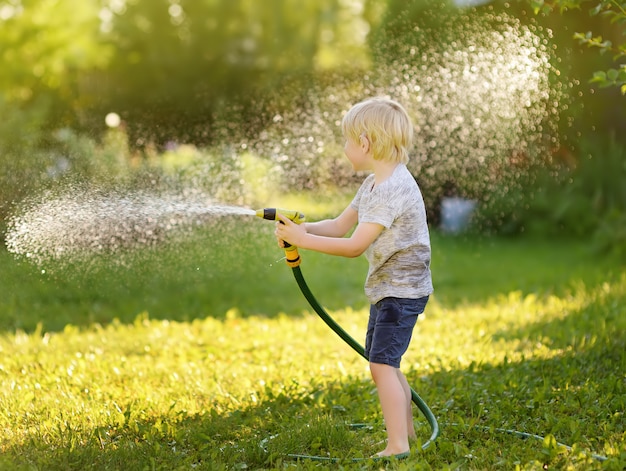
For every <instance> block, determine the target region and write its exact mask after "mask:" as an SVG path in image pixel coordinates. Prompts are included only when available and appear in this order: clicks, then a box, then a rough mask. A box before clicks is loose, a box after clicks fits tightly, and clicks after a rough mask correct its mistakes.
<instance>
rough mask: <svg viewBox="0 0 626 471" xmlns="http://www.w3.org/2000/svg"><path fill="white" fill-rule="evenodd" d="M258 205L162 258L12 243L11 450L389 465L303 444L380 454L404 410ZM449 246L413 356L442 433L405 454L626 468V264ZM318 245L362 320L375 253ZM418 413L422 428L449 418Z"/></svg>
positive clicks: (499, 464) (317, 268)
mask: <svg viewBox="0 0 626 471" xmlns="http://www.w3.org/2000/svg"><path fill="white" fill-rule="evenodd" d="M301 209H302V210H304V211H307V212H310V211H309V208H306V207H302V208H301ZM312 215H313V214H312ZM240 224H242V221H236V224H235V225H234V226H226V225H219V226H216V227H217V228H218V230H217V231H216V232H215V231H208V232H211V233H210V234H206V237H205V238H202V237H200V238H199V239H197V240H195V241H189V244H182V245H181V247H180V249H181V250H180V252H172V253H171V254H168V250H171V249H168V250H165V251H157V252H155V253H153V254H151V255H150V256H148V254H146V259H145V260H144V263H145V264H144V267H143V268H144V269H145V271H141V270H139V267H138V266H137V265H134V264H127V265H126V268H125V269H122V268H120V267H119V266H118V267H117V268H115V267H114V266H112V265H108V266H107V265H103V266H101V267H100V268H98V271H99V275H98V276H96V275H95V273H93V275H94V276H91V275H90V274H89V269H87V270H85V268H86V267H83V266H77V267H75V268H74V270H75V272H74V273H72V271H71V270H70V271H67V272H65V273H62V274H58V276H54V275H53V272H50V273H48V274H47V275H46V276H44V277H42V278H41V279H40V281H39V282H37V281H35V280H36V279H37V278H39V277H38V275H36V274H34V273H32V271H33V267H32V266H29V265H27V264H23V263H22V264H16V262H15V260H12V259H11V258H9V256H8V255H7V254H6V253H3V252H2V253H0V257H1V258H2V266H3V267H4V269H3V270H2V271H1V272H0V280H1V281H0V283H1V286H2V290H3V293H18V295H17V296H15V295H14V294H11V295H9V296H8V297H7V296H3V297H2V299H0V318H1V319H2V325H3V326H4V327H3V328H4V329H5V331H4V333H3V334H2V335H1V336H0V351H1V352H2V360H0V385H1V386H0V403H1V404H2V406H3V407H1V408H0V426H1V427H2V429H3V430H4V431H5V432H4V433H3V435H2V438H1V439H0V466H1V467H2V468H3V469H17V470H21V469H24V470H26V469H47V470H68V469H70V470H73V469H75V470H79V469H81V470H82V469H88V468H94V469H102V470H109V469H111V470H113V469H122V468H123V469H128V470H131V471H135V470H138V471H139V470H143V469H159V470H176V469H181V470H182V469H191V468H193V469H200V470H220V469H224V470H225V469H268V470H269V469H271V470H278V469H284V468H286V467H292V466H297V467H298V469H320V468H321V469H350V470H352V469H354V470H357V469H358V470H361V469H379V465H380V463H368V462H360V463H351V462H349V461H345V462H342V463H337V464H333V465H325V464H323V463H322V464H320V463H316V462H306V461H304V462H300V463H298V464H296V463H294V462H293V461H291V460H288V458H287V457H286V455H287V454H288V453H305V454H313V455H325V456H328V455H330V456H333V457H338V458H344V457H346V458H361V457H368V456H371V455H372V454H373V453H375V452H377V451H379V450H380V449H381V446H382V445H381V444H380V443H379V442H380V441H381V440H384V438H385V433H384V424H383V422H382V416H381V413H380V410H379V405H378V399H377V396H376V392H375V390H374V388H373V385H372V383H371V380H370V379H369V373H368V371H367V364H366V363H365V362H364V361H363V360H362V359H361V358H360V357H358V356H357V355H356V354H355V353H354V352H353V351H351V350H350V349H349V348H348V347H347V346H345V345H343V344H342V342H341V341H340V340H339V339H338V338H336V336H334V335H333V333H332V332H331V331H330V330H329V329H328V328H327V327H326V325H325V324H324V323H323V322H321V321H320V320H319V319H318V318H317V317H316V316H315V315H314V314H313V313H312V312H310V309H309V308H308V307H307V306H306V303H305V302H303V300H302V296H301V295H300V293H298V292H297V288H296V285H295V281H294V280H293V279H292V278H293V277H292V276H291V274H290V273H289V269H288V268H287V267H286V266H284V264H283V262H282V261H280V262H279V263H278V262H277V263H275V264H274V265H273V266H272V267H268V265H267V261H268V260H273V259H275V258H276V257H278V256H279V255H278V254H279V253H280V252H281V251H280V249H278V248H277V247H276V246H275V243H274V240H273V237H272V235H271V224H266V223H265V222H263V221H260V220H254V222H253V221H250V223H249V224H244V226H247V228H243V229H242V230H241V231H240V232H238V231H237V228H238V227H239V225H240ZM250 226H252V227H250ZM259 231H260V232H259ZM235 236H236V237H235ZM213 241H217V242H213ZM212 243H215V245H213V246H212V245H211V244H212ZM268 244H270V245H268ZM433 249H434V252H433V269H434V274H435V284H436V287H437V292H436V293H435V295H434V297H433V299H432V301H431V303H430V304H429V306H428V307H427V311H426V314H425V316H423V318H421V319H420V321H419V322H418V325H417V327H416V330H415V335H414V340H413V345H412V346H411V348H410V349H409V352H407V355H406V357H405V359H404V362H403V370H404V372H405V373H406V375H407V378H408V380H409V382H410V384H411V385H412V386H413V387H414V388H415V389H416V390H417V391H418V393H419V394H420V396H421V397H423V398H424V400H425V401H426V402H427V403H428V404H429V406H430V407H431V408H432V409H433V412H434V414H435V416H436V417H437V419H438V421H439V424H440V427H441V431H442V433H441V436H440V438H439V439H438V440H437V442H436V444H435V445H434V446H432V447H431V448H429V449H428V450H426V451H425V452H423V453H420V452H418V451H417V448H418V446H419V443H416V444H414V454H413V455H412V456H411V457H410V458H409V459H407V460H406V461H404V462H400V463H389V464H386V465H385V469H389V470H408V469H468V470H482V469H497V468H501V469H527V470H531V469H541V468H554V469H572V470H594V469H622V468H623V467H624V465H625V464H626V448H625V443H624V410H625V408H626V404H625V402H624V398H626V390H625V384H624V381H623V377H622V376H623V375H621V374H619V373H618V374H616V372H622V371H624V368H625V367H626V363H625V362H626V356H625V354H624V352H625V351H626V338H625V332H626V323H625V322H626V316H625V315H624V314H625V313H624V305H625V301H626V278H624V276H623V274H622V275H620V272H621V267H620V266H619V265H615V264H614V263H612V262H611V260H608V259H598V258H597V257H595V256H593V255H592V254H590V253H589V252H587V251H586V250H585V249H586V247H585V245H584V244H582V243H578V242H570V241H563V240H555V241H551V242H548V241H543V242H537V241H533V240H531V239H519V240H515V241H513V240H503V239H459V238H452V237H441V236H439V235H438V234H436V233H435V234H434V237H433ZM242 254H248V255H249V256H248V257H247V258H246V259H245V260H243V258H244V257H242ZM302 255H303V266H302V269H303V273H304V275H305V277H306V278H307V281H309V284H310V286H311V288H312V291H313V292H314V293H315V295H316V296H317V297H318V299H319V300H320V301H321V302H322V303H323V304H324V305H325V306H326V307H327V308H328V309H329V310H330V312H331V314H332V315H333V317H335V318H336V319H337V320H338V322H339V323H340V324H341V325H342V326H344V328H346V330H347V331H348V332H349V333H350V334H351V335H353V336H354V337H355V338H357V339H360V338H362V335H363V328H364V322H365V321H366V318H367V307H366V306H365V305H364V303H363V299H362V297H363V295H362V286H361V284H362V277H363V270H364V269H365V267H364V265H363V264H362V263H361V262H362V260H340V259H337V260H335V258H333V257H325V256H322V255H319V254H314V253H308V252H303V253H302ZM148 259H151V260H148ZM127 261H130V259H127ZM137 261H138V259H136V260H135V262H137ZM335 263H337V265H335ZM329 264H330V265H329ZM87 268H88V267H87ZM196 268H199V270H196ZM125 270H126V271H125ZM468 270H469V271H471V273H472V276H468V275H467V274H468V272H469V271H468ZM107 272H108V275H107ZM7 288H8V289H7ZM97 293H99V294H97ZM350 296H353V298H352V299H350ZM356 299H358V301H356ZM249 306H256V307H252V308H249ZM161 307H164V309H162V310H161V311H159V309H161ZM225 307H228V309H226V310H225V309H224V308H225ZM11 313H12V314H11ZM7 314H8V316H7ZM12 315H14V316H15V318H18V319H20V318H21V319H22V321H23V322H22V324H21V328H18V329H15V327H18V326H20V324H18V323H15V322H14V320H11V316H12ZM15 318H14V319H15ZM458 319H462V322H457V320H458ZM415 414H416V418H415V423H416V425H417V427H418V429H417V433H418V437H419V440H418V442H420V441H423V440H425V438H426V437H428V436H429V434H430V430H429V428H428V425H427V424H426V423H425V421H424V419H423V418H422V417H421V416H418V412H417V411H415ZM351 423H361V424H367V427H364V428H353V427H350V426H348V424H351ZM503 430H518V431H522V432H527V433H531V434H537V435H541V436H542V437H545V439H544V440H535V439H527V440H523V439H520V437H518V436H515V435H513V434H511V433H507V432H505V431H503ZM559 443H565V444H568V445H572V447H573V448H572V450H571V451H567V450H566V449H565V448H563V447H562V446H561V445H560V444H559ZM594 453H595V454H597V455H602V456H605V457H606V458H608V459H607V461H604V462H600V461H597V460H596V459H594V458H593V454H594Z"/></svg>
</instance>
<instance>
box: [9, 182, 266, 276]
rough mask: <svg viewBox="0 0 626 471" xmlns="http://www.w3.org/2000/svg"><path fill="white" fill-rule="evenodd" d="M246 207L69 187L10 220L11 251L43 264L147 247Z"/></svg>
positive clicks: (196, 196) (195, 195) (194, 195)
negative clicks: (62, 192)
mask: <svg viewBox="0 0 626 471" xmlns="http://www.w3.org/2000/svg"><path fill="white" fill-rule="evenodd" d="M253 215H255V212H254V211H253V210H251V209H247V208H242V207H237V206H229V205H222V204H215V203H214V202H213V201H212V200H211V198H210V197H209V196H207V195H204V194H202V193H199V192H187V193H182V194H176V193H169V194H168V193H159V194H150V193H148V192H114V191H108V192H104V191H99V190H85V189H74V190H72V191H69V192H65V193H64V194H61V195H59V196H56V197H47V196H41V197H39V198H37V199H36V200H35V199H33V200H31V201H30V202H29V203H28V204H26V205H25V208H24V209H23V210H22V211H21V212H20V213H19V215H16V216H14V217H13V218H11V219H10V220H9V230H8V232H7V237H6V243H7V248H8V250H9V251H10V252H12V253H14V254H16V255H18V256H23V257H26V258H27V259H29V260H31V261H33V262H35V263H37V264H43V263H45V262H46V261H50V260H58V259H61V258H66V259H74V260H75V259H79V258H81V257H82V256H85V255H89V256H91V255H93V254H98V253H100V254H107V253H114V252H116V251H119V250H123V249H124V250H125V249H136V248H140V247H152V246H155V245H158V244H160V243H163V242H165V241H168V240H171V239H172V238H174V237H177V236H181V235H182V234H184V233H185V232H189V231H191V230H193V229H194V228H198V227H206V226H208V225H211V224H215V223H216V222H217V221H218V220H219V219H220V218H224V217H227V216H253Z"/></svg>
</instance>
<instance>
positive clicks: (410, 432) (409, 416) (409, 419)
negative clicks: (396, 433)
mask: <svg viewBox="0 0 626 471" xmlns="http://www.w3.org/2000/svg"><path fill="white" fill-rule="evenodd" d="M396 373H397V374H398V379H399V380H400V384H402V389H403V390H404V396H405V403H406V431H407V436H408V437H409V440H415V439H416V438H417V435H416V434H415V424H414V423H413V398H412V396H411V386H409V382H408V381H407V380H406V377H405V376H404V374H402V371H400V369H399V368H398V369H396Z"/></svg>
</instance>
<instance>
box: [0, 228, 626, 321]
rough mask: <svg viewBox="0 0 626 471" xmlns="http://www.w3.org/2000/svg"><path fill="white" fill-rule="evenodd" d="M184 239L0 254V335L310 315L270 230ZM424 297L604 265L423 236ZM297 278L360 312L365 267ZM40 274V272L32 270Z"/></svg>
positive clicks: (311, 261)
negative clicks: (63, 258)
mask: <svg viewBox="0 0 626 471" xmlns="http://www.w3.org/2000/svg"><path fill="white" fill-rule="evenodd" d="M260 227H262V228H263V230H260V229H259V228H258V227H256V226H251V225H247V226H246V225H242V226H241V227H239V226H238V230H237V231H236V232H233V231H224V232H219V233H212V234H195V235H194V236H193V237H190V238H188V239H183V240H180V241H175V242H171V243H169V244H167V245H165V246H163V247H158V248H152V249H145V250H142V251H135V252H128V253H114V254H109V255H106V256H105V255H103V256H101V257H98V258H91V259H86V260H84V261H81V262H73V263H66V262H64V263H50V264H48V265H44V266H43V267H39V266H36V265H33V264H30V263H28V262H26V261H23V260H16V259H14V258H13V257H12V256H11V255H10V254H8V253H7V252H6V251H4V250H0V263H1V264H2V266H3V270H2V271H0V287H1V288H2V292H3V296H2V298H1V299H0V329H3V330H6V331H8V332H13V331H15V330H18V329H19V330H23V331H26V332H33V331H35V330H36V329H37V327H38V325H40V329H41V330H42V331H50V332H52V331H60V330H62V329H63V328H64V327H65V326H66V325H67V324H72V325H76V326H79V327H87V326H90V325H93V324H102V325H106V324H108V323H110V322H111V321H113V320H114V319H117V320H119V321H120V322H122V323H132V322H133V321H134V320H135V319H136V318H137V316H138V315H146V314H147V315H148V316H149V317H150V318H152V319H168V320H172V321H191V320H193V319H198V318H206V317H213V318H217V319H222V318H224V317H226V316H227V315H229V314H234V315H237V316H239V317H244V318H245V317H248V316H252V315H254V316H265V317H274V316H276V315H278V314H283V313H284V314H287V315H290V316H298V315H301V314H302V313H303V312H304V311H310V307H309V306H308V304H307V302H306V300H305V299H304V297H303V296H302V295H301V294H300V292H299V289H298V286H297V283H296V282H295V280H294V279H293V276H292V273H291V270H290V269H289V268H288V267H287V266H286V265H285V262H284V260H283V257H284V253H283V251H282V250H281V249H280V248H278V247H277V245H276V241H275V239H274V237H273V234H272V226H271V224H270V225H262V226H260ZM432 239H433V241H432V244H433V278H434V284H435V295H434V296H435V298H436V299H437V300H438V302H439V303H440V304H441V305H442V306H443V307H445V308H454V307H456V306H458V305H462V304H463V303H483V302H485V301H486V300H488V299H489V298H492V297H495V296H497V295H499V294H503V293H508V292H510V291H517V290H520V291H522V292H523V293H524V294H526V293H538V294H540V295H541V294H546V293H552V292H557V293H563V292H566V291H567V290H568V289H569V288H570V287H571V286H572V284H574V283H576V282H578V281H583V282H584V283H589V284H592V285H593V284H597V283H601V282H602V278H603V276H605V274H606V273H607V272H610V271H611V270H615V269H616V267H612V266H611V265H610V263H609V262H606V263H600V262H598V261H597V259H596V257H594V255H593V254H592V253H589V252H587V251H586V246H585V245H584V244H583V243H580V242H572V241H569V242H568V241H545V240H531V239H488V238H476V237H473V238H472V237H466V236H458V237H452V236H444V235H441V234H438V233H437V232H433V234H432ZM301 256H302V259H303V263H302V273H303V275H304V277H305V279H306V280H307V283H308V284H309V286H310V288H311V291H312V292H313V293H314V295H315V296H316V298H317V299H318V301H319V302H320V303H321V304H322V305H323V306H324V307H326V308H327V309H329V310H336V309H343V308H346V307H350V308H353V309H355V310H359V309H363V308H365V307H366V306H367V301H366V299H365V296H364V294H363V282H364V279H365V275H366V272H367V262H366V260H365V259H364V258H363V257H360V258H357V259H345V258H341V257H330V256H326V255H321V254H318V253H314V252H309V251H301ZM42 271H44V272H45V273H42Z"/></svg>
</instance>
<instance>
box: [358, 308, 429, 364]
mask: <svg viewBox="0 0 626 471" xmlns="http://www.w3.org/2000/svg"><path fill="white" fill-rule="evenodd" d="M427 302H428V296H424V297H423V298H419V299H406V298H383V299H381V300H380V301H378V302H377V303H376V304H372V305H371V306H370V317H369V321H368V323H367V334H366V336H365V357H366V358H367V359H368V360H369V361H370V362H371V363H382V364H384V365H389V366H393V367H394V368H400V360H401V359H402V355H404V352H406V350H407V348H409V343H410V342H411V336H412V335H413V327H415V323H416V322H417V316H419V315H420V314H421V313H423V312H424V309H425V308H426V303H427Z"/></svg>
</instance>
